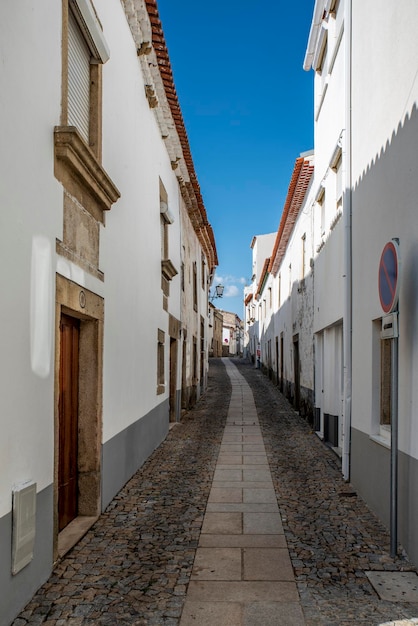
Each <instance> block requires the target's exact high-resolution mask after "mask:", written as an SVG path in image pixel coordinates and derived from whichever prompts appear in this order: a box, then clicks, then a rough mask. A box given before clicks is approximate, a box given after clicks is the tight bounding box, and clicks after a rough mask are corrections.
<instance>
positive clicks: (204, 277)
mask: <svg viewBox="0 0 418 626" xmlns="http://www.w3.org/2000/svg"><path fill="white" fill-rule="evenodd" d="M201 273H202V276H201V278H202V289H203V290H204V289H205V286H206V271H205V257H204V256H203V254H202V264H201Z"/></svg>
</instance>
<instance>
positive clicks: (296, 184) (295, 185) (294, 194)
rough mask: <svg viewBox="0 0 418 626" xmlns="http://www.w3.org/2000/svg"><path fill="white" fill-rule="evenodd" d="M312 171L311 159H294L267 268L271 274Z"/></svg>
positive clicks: (276, 268)
mask: <svg viewBox="0 0 418 626" xmlns="http://www.w3.org/2000/svg"><path fill="white" fill-rule="evenodd" d="M313 171H314V166H313V162H312V159H310V158H306V157H299V158H298V159H296V162H295V167H294V169H293V174H292V178H291V179H290V184H289V189H288V192H287V197H286V201H285V204H284V207H283V213H282V218H281V220H280V224H279V229H278V231H277V236H276V241H275V244H274V248H273V253H272V255H271V260H270V265H269V268H268V270H269V272H272V273H273V274H276V273H277V271H278V269H279V266H280V263H281V261H282V258H283V256H284V253H285V251H286V247H287V244H288V242H289V239H290V235H291V234H292V230H293V227H294V225H295V222H296V219H297V217H298V215H299V211H300V208H301V206H302V204H303V201H304V198H305V195H306V192H307V190H308V187H309V184H310V182H311V178H312V174H313Z"/></svg>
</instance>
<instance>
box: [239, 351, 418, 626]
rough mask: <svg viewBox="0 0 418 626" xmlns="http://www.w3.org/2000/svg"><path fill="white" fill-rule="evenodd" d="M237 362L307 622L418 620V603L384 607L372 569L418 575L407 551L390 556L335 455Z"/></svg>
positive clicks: (337, 625)
mask: <svg viewBox="0 0 418 626" xmlns="http://www.w3.org/2000/svg"><path fill="white" fill-rule="evenodd" d="M233 362H234V363H235V365H237V366H238V367H239V371H240V373H241V374H242V375H243V376H244V377H245V379H246V380H247V382H248V383H249V384H250V386H251V388H252V391H253V394H254V400H255V403H256V408H257V413H258V417H259V421H260V426H261V430H262V433H263V436H264V441H265V446H266V452H267V457H268V460H269V464H270V470H271V473H272V477H273V482H274V486H275V490H276V495H277V498H278V503H279V507H280V511H281V514H282V520H283V526H284V530H285V535H286V539H287V544H288V548H289V551H290V557H291V560H292V564H293V568H294V571H295V576H296V581H297V584H298V589H299V594H300V597H301V601H302V606H303V610H304V613H305V618H306V623H307V625H308V626H317V625H326V626H343V625H348V624H365V625H366V624H367V625H368V626H372V625H373V626H374V625H376V626H377V625H378V624H382V623H383V622H388V621H390V620H399V619H402V618H407V617H418V605H411V604H406V603H392V602H384V601H382V600H380V599H379V597H378V595H377V594H376V593H375V591H374V590H373V588H372V587H371V585H370V583H369V581H368V579H367V577H366V575H365V573H364V572H365V571H367V570H388V571H392V570H393V571H400V570H404V571H409V570H412V571H416V570H415V568H414V567H413V565H412V564H411V563H410V562H409V561H408V558H407V556H406V555H405V554H404V553H402V554H401V555H400V556H399V557H398V558H396V559H392V558H391V557H390V536H389V533H388V531H387V529H386V528H385V527H384V526H383V525H382V524H381V523H380V522H379V520H378V519H377V518H376V517H375V516H374V515H373V514H372V513H371V511H370V510H369V509H368V507H367V506H366V505H365V503H364V501H363V500H362V499H361V498H360V497H358V496H357V495H356V493H355V490H354V488H353V486H352V485H350V484H349V483H347V482H345V481H344V479H343V477H342V475H341V469H340V463H339V460H338V459H337V457H336V456H335V454H334V452H332V451H331V450H329V449H328V448H327V447H325V446H324V445H323V443H322V442H321V441H320V440H319V439H318V437H317V436H316V435H315V433H313V431H312V429H311V428H310V426H309V424H308V423H307V422H306V421H305V420H304V419H302V418H301V417H299V415H298V414H297V413H296V412H295V411H294V410H293V409H292V407H291V406H290V405H289V403H288V402H287V400H286V399H285V398H284V397H283V396H282V395H281V394H280V392H279V391H278V389H277V387H275V386H274V385H273V384H272V383H271V382H270V380H269V379H268V378H266V377H265V376H264V375H263V374H262V373H261V372H260V370H257V369H255V368H254V367H253V366H251V365H250V364H248V363H241V365H240V364H239V361H238V360H234V361H233ZM406 623H409V622H406Z"/></svg>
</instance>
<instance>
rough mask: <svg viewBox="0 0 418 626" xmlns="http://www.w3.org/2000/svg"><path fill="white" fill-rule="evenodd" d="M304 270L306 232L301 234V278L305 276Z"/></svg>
mask: <svg viewBox="0 0 418 626" xmlns="http://www.w3.org/2000/svg"><path fill="white" fill-rule="evenodd" d="M305 272H306V233H304V234H303V235H302V259H301V278H302V279H303V278H305Z"/></svg>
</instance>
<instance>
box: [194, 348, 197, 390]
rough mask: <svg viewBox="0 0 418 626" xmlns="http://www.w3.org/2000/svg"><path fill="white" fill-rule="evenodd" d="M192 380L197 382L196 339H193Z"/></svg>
mask: <svg viewBox="0 0 418 626" xmlns="http://www.w3.org/2000/svg"><path fill="white" fill-rule="evenodd" d="M193 380H194V382H195V383H196V381H197V338H196V337H193Z"/></svg>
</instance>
